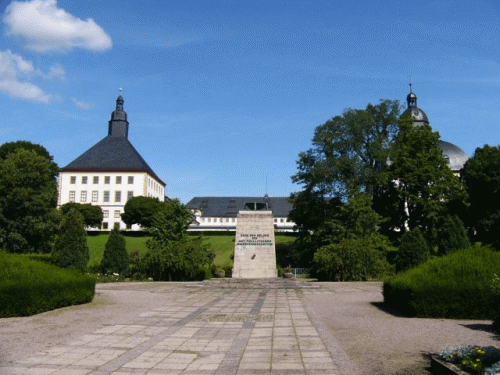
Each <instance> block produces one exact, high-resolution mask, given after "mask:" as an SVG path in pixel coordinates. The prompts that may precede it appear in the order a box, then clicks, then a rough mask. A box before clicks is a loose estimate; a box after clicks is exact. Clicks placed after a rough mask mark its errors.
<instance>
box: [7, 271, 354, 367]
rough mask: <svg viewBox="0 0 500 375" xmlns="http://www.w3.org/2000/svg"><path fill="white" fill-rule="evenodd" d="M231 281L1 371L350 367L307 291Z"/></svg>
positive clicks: (204, 286)
mask: <svg viewBox="0 0 500 375" xmlns="http://www.w3.org/2000/svg"><path fill="white" fill-rule="evenodd" d="M230 280H231V279H224V280H219V281H212V282H207V283H199V284H197V285H196V284H189V285H186V287H185V290H186V292H185V293H178V292H177V294H176V298H172V299H167V300H166V301H167V302H166V304H165V306H162V307H158V308H154V309H151V310H147V311H144V312H143V313H141V314H140V315H139V316H137V317H135V318H133V319H130V320H129V321H126V322H124V321H121V320H120V317H119V316H117V322H116V324H111V325H107V326H104V327H102V328H100V329H98V330H95V331H93V332H88V334H86V335H83V336H81V337H79V338H78V339H77V340H75V341H73V342H70V343H69V344H68V345H66V346H64V347H49V348H46V349H45V350H43V351H41V352H39V353H37V354H35V355H33V356H30V357H27V358H24V359H22V360H18V361H17V362H15V363H9V364H7V365H2V366H3V367H0V373H1V374H4V375H10V374H23V375H35V374H50V375H56V374H57V375H60V374H64V375H73V374H74V375H105V374H120V375H126V374H158V375H165V374H183V375H187V374H201V375H203V374H207V375H208V374H210V375H222V374H224V375H225V374H270V375H271V374H272V375H277V374H331V375H333V374H347V373H348V372H347V371H346V369H352V368H354V366H353V365H352V363H347V362H348V361H350V360H349V359H348V357H347V355H345V352H343V351H342V350H341V349H340V348H339V346H338V345H337V343H336V342H335V340H333V339H332V338H331V337H326V336H325V334H324V333H323V332H322V329H321V327H320V326H318V324H317V322H315V321H313V320H312V319H311V314H310V312H309V311H308V310H307V306H305V305H304V303H303V301H302V296H303V295H304V293H308V292H310V291H312V290H313V288H311V285H309V284H307V283H305V282H302V281H296V280H287V281H283V280H282V279H270V280H252V281H248V282H245V281H242V280H238V282H236V283H235V282H231V281H230ZM177 291H178V289H177ZM164 293H169V291H168V288H165V290H164ZM352 373H353V372H352V371H350V372H349V374H352Z"/></svg>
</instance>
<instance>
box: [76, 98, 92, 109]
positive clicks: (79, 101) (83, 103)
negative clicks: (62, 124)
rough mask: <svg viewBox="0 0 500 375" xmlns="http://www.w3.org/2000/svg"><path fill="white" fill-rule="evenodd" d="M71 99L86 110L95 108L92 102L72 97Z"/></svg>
mask: <svg viewBox="0 0 500 375" xmlns="http://www.w3.org/2000/svg"><path fill="white" fill-rule="evenodd" d="M71 101H72V102H73V103H74V104H75V105H76V106H77V107H78V108H79V109H84V110H90V109H92V108H94V105H93V104H92V103H88V102H84V101H83V100H78V99H76V98H71Z"/></svg>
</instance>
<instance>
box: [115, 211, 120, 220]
mask: <svg viewBox="0 0 500 375" xmlns="http://www.w3.org/2000/svg"><path fill="white" fill-rule="evenodd" d="M119 218H121V216H120V210H115V219H119Z"/></svg>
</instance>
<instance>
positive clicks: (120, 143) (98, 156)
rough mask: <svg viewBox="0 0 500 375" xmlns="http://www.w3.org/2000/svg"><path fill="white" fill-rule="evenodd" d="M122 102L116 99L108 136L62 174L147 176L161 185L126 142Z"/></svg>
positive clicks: (125, 117)
mask: <svg viewBox="0 0 500 375" xmlns="http://www.w3.org/2000/svg"><path fill="white" fill-rule="evenodd" d="M123 102H124V100H123V98H122V97H121V95H120V96H119V97H118V98H117V99H116V110H115V111H113V113H112V114H111V120H110V121H109V128H108V136H107V137H105V138H103V139H101V140H100V141H99V142H98V143H96V144H95V145H94V146H92V147H91V148H89V149H88V150H87V151H85V152H84V153H83V154H82V155H80V156H79V157H77V158H76V159H75V160H73V161H72V162H71V163H69V164H68V165H67V166H65V167H64V168H62V169H61V171H63V172H147V173H149V174H150V175H151V176H153V177H154V178H156V179H157V180H158V181H159V182H160V183H162V184H163V186H165V183H164V182H163V181H162V180H161V179H160V178H159V177H158V176H157V175H156V173H154V171H153V170H152V169H151V167H150V166H149V165H148V163H146V161H145V160H144V159H143V158H142V156H141V155H140V154H139V153H138V152H137V150H136V149H135V148H134V146H132V143H130V141H129V140H128V138H127V137H128V122H127V113H126V112H124V111H123Z"/></svg>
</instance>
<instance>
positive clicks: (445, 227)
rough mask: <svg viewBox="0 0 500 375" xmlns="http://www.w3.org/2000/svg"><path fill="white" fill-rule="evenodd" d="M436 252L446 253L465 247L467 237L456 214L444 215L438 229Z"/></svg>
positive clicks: (467, 243)
mask: <svg viewBox="0 0 500 375" xmlns="http://www.w3.org/2000/svg"><path fill="white" fill-rule="evenodd" d="M438 234H439V236H438V254H439V255H446V254H448V253H449V252H450V251H454V250H460V249H466V248H467V247H469V245H470V243H469V239H468V238H467V232H466V230H465V227H464V224H463V223H462V220H460V218H459V217H458V216H457V215H453V216H452V215H446V216H445V217H444V219H443V223H442V224H441V225H440V228H439V230H438Z"/></svg>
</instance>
